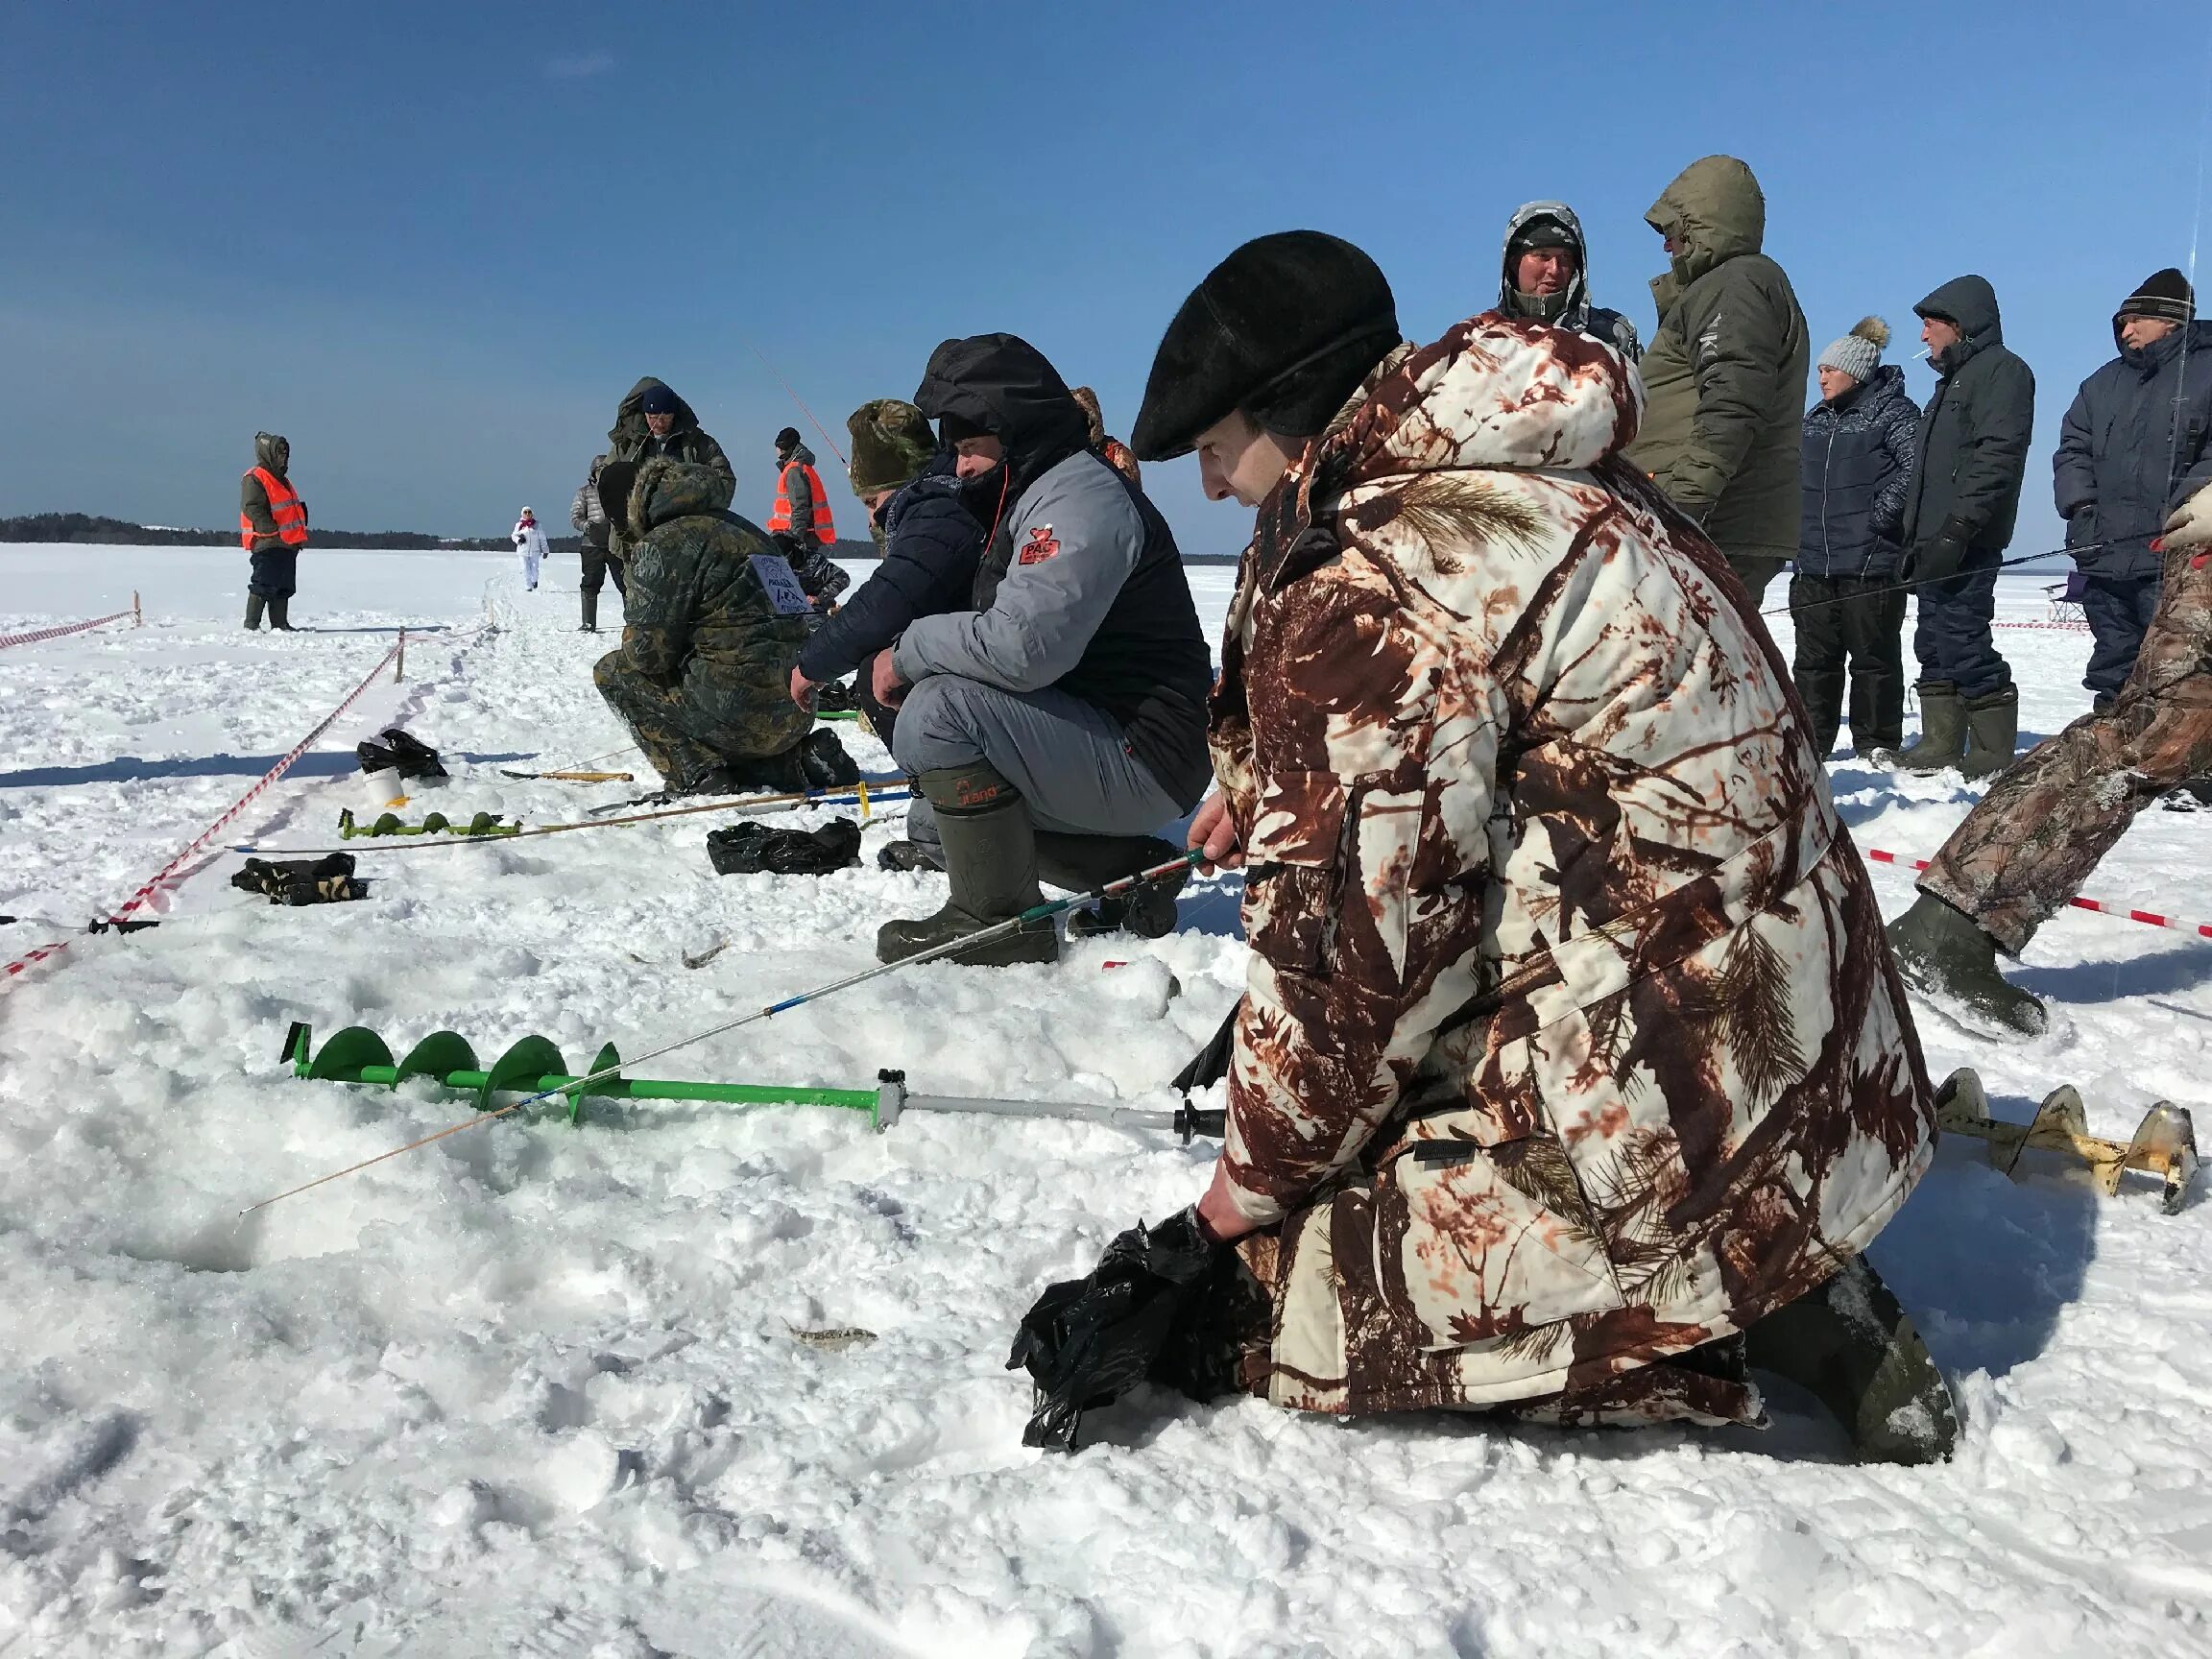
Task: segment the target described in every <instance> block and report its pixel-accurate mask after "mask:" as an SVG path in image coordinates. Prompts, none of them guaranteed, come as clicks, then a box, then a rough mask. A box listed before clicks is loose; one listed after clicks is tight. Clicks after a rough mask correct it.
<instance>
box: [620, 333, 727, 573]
mask: <svg viewBox="0 0 2212 1659" xmlns="http://www.w3.org/2000/svg"><path fill="white" fill-rule="evenodd" d="M656 386H658V387H660V388H661V389H662V390H663V391H666V392H668V393H669V394H670V395H671V396H672V397H676V421H675V424H673V425H672V426H670V427H669V428H668V436H667V437H665V438H656V437H654V436H653V429H652V428H651V427H649V426H647V425H646V424H645V407H644V405H645V394H646V393H648V392H650V391H651V390H652V389H653V388H654V387H656ZM607 459H608V460H609V461H635V462H637V463H639V464H640V465H641V464H643V463H644V462H647V461H652V460H657V459H665V460H669V461H683V462H686V463H688V464H689V465H691V466H694V467H709V468H711V469H714V470H715V471H716V472H719V473H720V474H721V475H722V476H723V477H724V478H727V479H728V480H729V481H730V490H731V493H732V494H735V493H736V490H737V472H736V469H734V468H733V467H732V466H731V465H730V457H729V456H727V455H725V454H723V453H722V445H719V444H717V443H715V442H714V440H713V439H712V438H710V437H709V436H708V435H707V434H706V433H705V432H702V431H701V430H700V429H699V417H698V416H697V415H695V414H693V413H692V412H691V405H690V404H689V403H686V402H685V400H684V398H683V397H681V396H678V395H676V393H675V391H674V389H673V388H672V387H670V386H669V385H668V383H667V382H666V381H665V380H662V379H661V378H660V377H659V376H658V375H653V374H648V375H646V376H645V377H644V378H643V379H641V380H639V381H638V382H637V385H635V386H633V387H631V388H630V391H629V394H628V395H627V396H626V397H623V399H622V402H621V406H620V407H619V408H617V409H616V410H615V411H614V424H613V426H611V427H609V428H608V431H607ZM608 551H610V552H611V553H613V555H614V556H615V557H616V558H617V559H620V558H626V557H628V555H629V552H630V541H629V538H627V537H626V536H625V535H624V534H623V531H622V529H621V527H620V526H619V525H617V526H615V527H614V528H613V530H612V531H611V532H610V535H609V539H608Z"/></svg>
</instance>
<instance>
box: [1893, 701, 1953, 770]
mask: <svg viewBox="0 0 2212 1659" xmlns="http://www.w3.org/2000/svg"><path fill="white" fill-rule="evenodd" d="M1918 689H1919V692H1920V736H1919V738H1918V739H1917V740H1916V741H1915V742H1913V743H1911V744H1909V745H1908V746H1907V747H1905V748H1903V749H1900V750H1898V751H1897V770H1898V771H1900V772H1940V771H1942V770H1943V768H1944V767H1946V766H1956V765H1958V764H1959V759H1960V756H1962V755H1964V754H1965V753H1966V705H1965V702H1964V700H1963V699H1961V698H1960V695H1959V686H1958V685H1957V683H1956V682H1954V681H1950V680H1923V681H1921V682H1920V685H1919V687H1918Z"/></svg>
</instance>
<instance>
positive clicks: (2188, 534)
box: [2152, 484, 2212, 552]
mask: <svg viewBox="0 0 2212 1659" xmlns="http://www.w3.org/2000/svg"><path fill="white" fill-rule="evenodd" d="M2152 546H2153V547H2156V548H2157V549H2159V550H2160V551H2161V552H2163V551H2165V550H2166V549H2168V548H2171V547H2179V548H2183V549H2187V548H2192V547H2212V484H2207V485H2205V486H2204V488H2203V489H2201V490H2200V491H2198V492H2197V493H2196V494H2194V495H2192V496H2190V497H2189V499H2188V500H2186V501H2184V502H2182V503H2181V505H2180V506H2178V507H2176V509H2175V510H2174V517H2171V518H2169V519H2167V520H2166V528H2165V530H2164V531H2162V532H2161V533H2160V535H2159V537H2158V540H2157V541H2153V542H2152Z"/></svg>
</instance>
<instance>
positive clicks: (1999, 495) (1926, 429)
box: [1904, 276, 2035, 553]
mask: <svg viewBox="0 0 2212 1659" xmlns="http://www.w3.org/2000/svg"><path fill="white" fill-rule="evenodd" d="M1912 309H1913V310H1914V311H1915V312H1917V313H1918V314H1919V315H1920V316H1922V317H1923V318H1926V317H1936V318H1940V319H1942V320H1943V321H1944V322H1946V323H1950V324H1954V325H1957V326H1958V328H1959V329H1960V333H1961V338H1960V341H1959V343H1958V344H1957V345H1955V346H1951V347H1947V348H1946V349H1943V350H1942V351H1939V352H1937V353H1936V358H1935V367H1936V373H1938V374H1940V375H1942V376H1943V378H1942V379H1941V380H1939V381H1938V382H1936V396H1935V397H1931V398H1930V399H1929V400H1928V408H1927V411H1926V413H1925V414H1924V415H1923V416H1922V417H1921V421H1920V461H1919V465H1918V466H1917V467H1916V468H1915V469H1913V473H1912V482H1911V485H1909V486H1908V487H1907V489H1906V493H1905V525H1904V534H1905V545H1906V546H1908V547H1910V546H1911V545H1913V543H1915V542H1917V541H1927V540H1929V539H1931V538H1933V537H1936V536H1938V535H1940V534H1942V533H1943V532H1944V531H1945V530H1946V529H1950V530H1954V531H1955V532H1956V533H1957V534H1958V535H1960V537H1962V538H1963V539H1964V540H1965V542H1966V545H1967V546H1968V548H1969V549H1971V550H1972V551H1974V552H1976V553H1988V552H2000V553H2001V552H2003V551H2004V550H2005V548H2006V547H2007V546H2008V545H2009V544H2010V542H2011V541H2012V526H2013V522H2014V520H2016V519H2017V518H2018V517H2019V514H2020V481H2021V478H2022V476H2023V475H2024V474H2025V473H2026V471H2027V469H2028V445H2029V443H2030V442H2031V440H2032V438H2033V436H2034V431H2035V373H2034V371H2033V370H2032V369H2030V368H2029V367H2028V365H2027V364H2025V363H2023V362H2022V361H2021V360H2020V359H2019V358H2018V357H2016V356H2014V355H2013V353H2012V352H2011V351H2010V350H2008V349H2007V348H2006V345H2005V325H2004V320H2003V319H2002V318H2001V317H2000V316H1999V315H1998V311H1997V291H1996V290H1995V289H1993V288H1991V287H1990V286H1989V284H1988V282H1987V280H1986V279H1985V278H1984V277H1980V276H1960V277H1958V278H1957V279H1955V280H1953V281H1950V282H1946V283H1944V284H1943V286H1942V287H1940V288H1938V289H1936V292H1935V293H1933V294H1931V295H1929V296H1928V298H1927V299H1925V300H1923V301H1920V303H1919V304H1917V305H1915V306H1913V307H1912Z"/></svg>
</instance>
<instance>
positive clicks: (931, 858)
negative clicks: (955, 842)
mask: <svg viewBox="0 0 2212 1659" xmlns="http://www.w3.org/2000/svg"><path fill="white" fill-rule="evenodd" d="M876 868H877V869H878V870H891V871H900V870H943V869H944V868H945V849H944V847H943V846H942V845H941V844H939V843H938V842H935V841H904V840H901V841H887V842H885V843H884V844H883V850H882V851H881V852H880V853H878V854H876Z"/></svg>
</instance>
